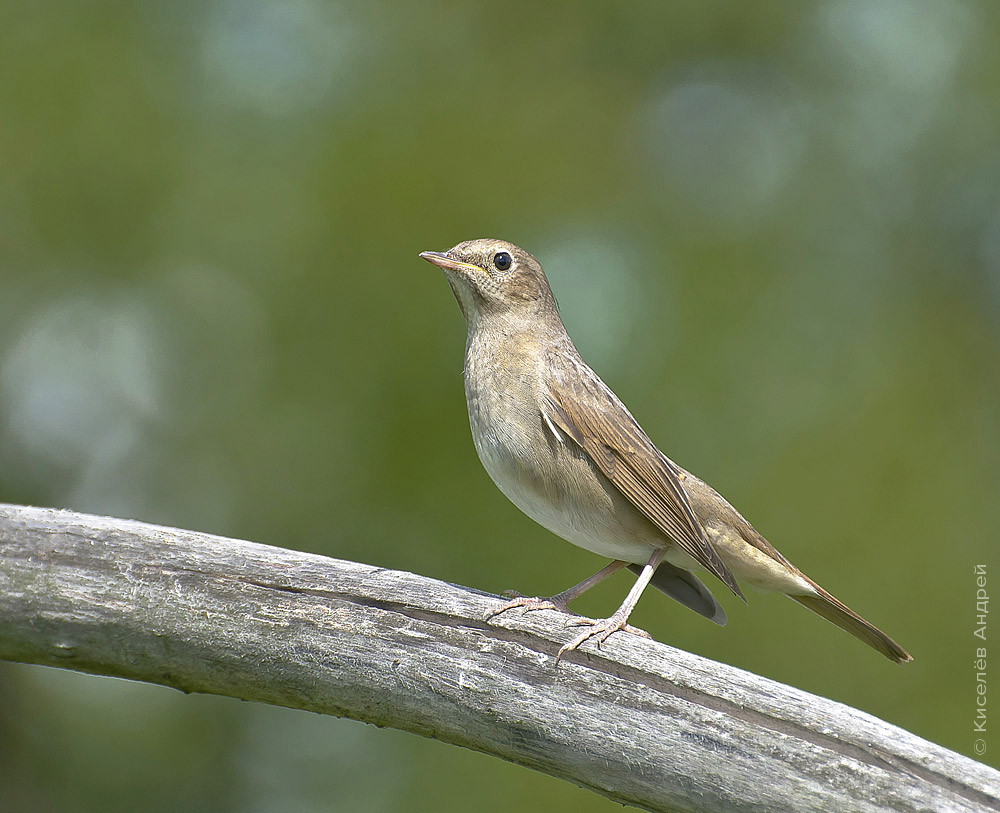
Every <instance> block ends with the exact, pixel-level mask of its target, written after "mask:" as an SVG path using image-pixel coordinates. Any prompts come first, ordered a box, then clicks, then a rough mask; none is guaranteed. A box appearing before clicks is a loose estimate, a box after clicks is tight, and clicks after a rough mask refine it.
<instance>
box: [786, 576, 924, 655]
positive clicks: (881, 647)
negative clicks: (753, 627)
mask: <svg viewBox="0 0 1000 813" xmlns="http://www.w3.org/2000/svg"><path fill="white" fill-rule="evenodd" d="M809 583H810V584H811V585H812V586H813V587H814V588H816V593H817V595H814V596H813V595H809V596H802V595H789V596H788V597H789V598H790V599H794V600H795V601H797V602H798V603H799V604H801V605H802V606H803V607H808V608H809V609H810V610H812V611H813V612H814V613H817V614H818V615H821V616H823V618H825V619H826V620H827V621H832V622H833V623H834V624H836V625H837V626H838V627H840V628H841V629H842V630H845V631H846V632H849V633H851V635H853V636H854V637H855V638H857V639H858V640H860V641H864V642H865V643H866V644H868V646H870V647H872V648H873V649H876V650H878V651H879V652H881V653H882V654H883V655H885V656H886V657H887V658H888V659H889V660H891V661H895V662H896V663H906V662H907V661H912V660H913V658H912V657H911V656H910V653H909V652H907V651H906V650H905V649H903V647H901V646H900V645H899V644H897V643H896V642H895V641H893V640H892V638H890V637H889V636H888V635H886V634H885V633H884V632H882V630H880V629H879V628H878V627H876V626H874V625H873V624H869V623H868V622H867V621H865V619H863V618H862V617H861V616H860V615H858V614H857V613H856V612H854V610H852V609H851V608H850V607H848V606H847V605H846V604H844V603H843V602H842V601H838V600H837V599H835V598H834V597H833V596H831V595H830V594H829V593H828V592H826V590H824V589H823V588H822V587H820V586H819V585H818V584H816V583H815V582H814V581H812V580H811V579H810V580H809Z"/></svg>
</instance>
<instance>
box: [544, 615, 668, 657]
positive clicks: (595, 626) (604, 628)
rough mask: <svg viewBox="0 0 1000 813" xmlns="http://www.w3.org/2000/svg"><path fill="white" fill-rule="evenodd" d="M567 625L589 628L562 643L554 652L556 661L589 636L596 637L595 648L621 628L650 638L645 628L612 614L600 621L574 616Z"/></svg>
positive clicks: (589, 637) (587, 639) (588, 638)
mask: <svg viewBox="0 0 1000 813" xmlns="http://www.w3.org/2000/svg"><path fill="white" fill-rule="evenodd" d="M567 626H575V627H581V626H587V627H590V629H587V630H584V631H583V632H581V633H580V634H579V635H577V636H576V638H574V639H573V640H572V641H570V642H569V643H568V644H563V646H562V647H561V648H560V650H559V652H558V653H557V654H556V660H557V661H558V660H559V659H560V658H562V656H563V655H565V654H566V653H567V652H572V651H573V650H574V649H578V648H579V647H580V645H581V644H583V643H584V642H585V641H589V640H590V639H591V638H596V639H597V648H598V649H600V648H601V644H603V643H604V642H605V641H606V640H608V638H610V637H611V635H612V634H613V633H616V632H618V631H619V630H621V631H622V632H627V633H629V634H630V635H638V636H639V637H640V638H652V637H653V636H652V635H650V634H649V633H648V632H646V631H645V630H641V629H639V628H638V627H633V626H632V625H631V624H627V623H625V619H617V618H615V617H614V616H611V618H605V619H604V620H602V621H594V620H592V619H590V618H582V617H581V618H574V619H573V620H572V621H570V622H569V624H567Z"/></svg>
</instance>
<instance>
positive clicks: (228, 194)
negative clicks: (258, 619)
mask: <svg viewBox="0 0 1000 813" xmlns="http://www.w3.org/2000/svg"><path fill="white" fill-rule="evenodd" d="M998 25H1000V5H997V4H996V3H988V2H981V3H975V2H965V3H959V2H945V0H935V2H912V3H902V2H862V0H841V1H840V2H829V3H799V2H786V3H775V2H767V3H752V4H751V3H746V2H743V0H733V1H732V2H711V3H705V2H694V1H693V0H692V1H691V2H682V3H676V2H675V3H670V4H664V3H659V2H634V3H629V4H606V3H596V2H575V3H566V4H539V3H534V2H531V3H529V2H511V1H510V0H508V2H504V3H456V2H437V3H423V4H415V3H411V4H407V3H402V2H397V3H388V4H387V3H371V2H368V3H363V2H326V0H292V1H291V2H283V3H277V2H273V3H272V2H263V0H251V2H242V3H241V2H235V1H234V0H213V1H212V2H203V3H195V2H172V3H156V2H138V3H121V2H88V3H80V4H77V3H69V2H62V3H59V2H56V3H48V2H37V3H31V4H27V3H7V4H4V5H2V6H0V72H2V76H3V81H2V82H0V275H2V288H0V499H2V500H3V501H7V502H20V503H31V504H40V505H50V506H59V507H68V508H74V509H78V510H82V511H90V512H95V513H102V514H105V513H106V514H112V515H116V516H127V517H135V518H139V519H144V520H149V521H154V522H161V523H166V524H170V525H176V526H180V527H184V528H192V529H198V530H204V531H211V532H214V533H220V534H226V535H230V536H236V537H242V538H246V539H252V540H255V541H260V542H266V543H270V544H274V545H281V546H285V547H291V548H296V549H300V550H308V551H315V552H318V553H323V554H327V555H331V556H336V557H341V558H347V559H354V560H359V561H363V562H369V563H373V564H378V565H381V566H385V567H391V568H400V569H405V570H412V571H416V572H418V573H422V574H425V575H428V576H433V577H437V578H441V579H445V580H448V581H452V582H457V583H460V584H465V585H471V586H475V587H478V588H481V589H484V590H490V591H493V592H498V591H500V590H502V589H505V588H516V589H518V590H520V591H521V592H523V593H529V594H543V595H546V594H550V593H552V592H555V591H557V590H561V589H563V588H565V587H567V586H568V585H569V584H571V583H574V582H576V581H577V580H578V579H580V578H583V577H584V576H586V575H589V574H590V573H592V572H594V571H595V570H597V569H598V567H600V566H601V565H602V564H604V562H603V561H602V560H599V559H598V558H596V557H594V556H593V555H591V554H589V553H586V552H583V551H581V550H577V549H575V548H573V547H572V546H571V545H569V544H567V543H565V542H563V541H561V540H559V539H557V538H555V537H553V536H551V535H550V534H548V533H547V532H546V531H544V530H543V529H541V528H540V527H538V526H536V525H534V524H533V523H532V522H531V521H530V520H528V519H526V518H525V517H523V516H522V515H521V514H520V513H519V512H518V511H517V510H516V509H515V508H513V506H511V505H510V504H508V503H507V501H506V500H505V499H504V498H503V496H502V495H501V494H500V493H499V492H498V491H497V490H496V489H495V488H494V486H493V485H492V483H490V481H489V479H488V478H487V476H486V474H485V473H484V472H483V471H482V469H481V467H480V464H479V462H478V460H477V459H476V456H475V452H474V450H473V447H472V443H471V441H470V437H469V429H468V424H467V418H466V413H465V403H464V396H463V389H462V379H461V369H462V348H463V343H464V326H463V324H462V319H461V315H460V313H459V311H458V308H457V307H456V305H455V302H454V301H453V299H452V296H451V293H450V292H449V290H448V287H447V285H446V284H445V282H444V280H443V278H442V276H441V274H440V272H439V271H437V270H436V269H434V268H432V267H431V266H429V265H427V264H425V263H423V262H421V261H420V260H419V259H417V256H416V255H417V253H418V252H419V251H421V250H425V249H432V250H444V249H446V248H448V247H449V246H451V245H453V244H454V243H456V242H458V241H460V240H464V239H469V238H473V237H481V236H495V237H503V238H506V239H509V240H512V241H514V242H516V243H518V244H520V245H523V246H524V247H525V248H526V249H528V250H529V251H531V252H532V253H534V254H535V255H536V256H537V257H538V258H539V260H540V261H541V262H542V264H543V266H544V267H545V269H546V271H547V272H548V274H549V277H550V279H551V281H552V283H553V287H554V288H555V291H556V295H557V297H558V298H559V301H560V303H561V306H562V311H563V316H564V319H565V322H566V324H567V327H568V328H569V331H570V333H571V334H572V335H573V336H574V337H575V339H576V340H577V344H578V346H579V348H580V350H581V352H582V354H583V355H584V357H585V358H587V359H588V360H589V361H590V362H591V364H592V365H593V366H594V367H595V368H596V369H597V370H598V372H599V373H600V374H601V375H602V376H603V377H604V378H605V380H606V381H607V382H608V383H609V384H610V385H611V386H612V387H614V388H615V390H616V391H617V392H618V394H619V395H620V396H621V397H622V398H623V400H624V401H625V402H626V403H627V404H628V405H629V406H630V408H631V409H632V411H633V412H634V414H635V415H636V416H637V418H638V419H639V420H640V421H641V422H642V423H643V425H644V426H645V428H646V430H647V431H648V432H649V433H650V434H651V435H652V437H653V438H654V440H656V441H657V442H658V443H659V445H660V446H661V447H662V448H664V450H665V451H667V452H668V453H669V454H670V456H671V457H673V458H674V459H675V460H677V462H679V463H680V464H681V465H683V466H685V467H687V468H689V469H691V470H693V471H694V472H696V473H697V474H699V475H700V476H702V477H704V478H705V479H707V480H708V481H709V482H710V483H712V484H713V485H714V486H715V487H716V488H718V489H719V490H720V491H721V492H722V493H723V494H725V495H726V496H727V497H728V498H729V499H730V501H732V502H733V503H734V504H735V505H736V506H737V507H738V508H739V509H740V510H741V511H742V512H743V513H745V514H746V515H747V517H748V518H749V519H750V520H751V521H752V522H753V523H754V524H755V525H756V526H757V528H758V529H759V530H760V531H761V532H763V533H764V534H765V535H766V536H767V537H768V538H769V539H770V540H771V541H772V542H773V543H774V544H775V545H777V547H778V548H779V549H780V550H781V551H782V552H783V553H785V554H786V555H787V556H788V557H789V558H790V559H792V560H793V561H794V562H795V563H797V564H798V565H799V566H800V567H802V568H803V570H805V571H806V572H807V573H809V574H810V575H812V576H813V577H814V578H816V579H817V580H818V581H819V582H821V583H822V584H823V585H825V586H826V587H827V588H829V589H830V590H831V591H832V592H834V593H835V594H836V595H838V596H839V597H841V598H842V599H843V600H844V601H846V602H847V603H848V604H850V605H851V606H852V607H854V608H856V609H857V610H858V611H859V612H861V613H862V614H863V615H865V616H866V617H867V618H869V619H871V620H872V621H873V622H875V623H876V624H878V625H879V626H881V627H883V628H884V629H885V630H886V631H888V632H889V633H890V634H891V635H893V636H894V637H896V638H897V639H898V640H899V641H900V642H901V643H902V644H903V645H904V646H905V647H906V648H908V649H909V650H910V651H911V652H912V653H913V655H914V656H915V658H916V661H915V663H913V664H910V665H907V666H905V667H897V666H895V665H893V664H891V663H889V662H888V661H886V660H884V659H883V658H881V657H880V656H878V655H877V654H875V653H874V652H872V651H871V650H869V649H867V648H865V647H864V646H862V645H861V644H860V643H858V642H857V641H855V640H854V639H852V638H850V637H848V636H847V635H845V634H844V633H842V632H840V631H838V630H837V629H835V628H834V627H832V626H831V625H829V624H827V623H826V622H824V621H822V620H821V619H819V618H817V617H816V616H813V615H812V614H810V613H808V612H806V611H804V610H802V609H801V608H798V607H796V606H795V605H793V604H792V603H791V602H788V601H786V600H784V599H782V598H780V597H776V596H765V595H758V594H755V595H751V596H750V606H749V607H744V606H742V605H741V604H740V603H739V602H736V601H733V599H732V596H728V595H726V593H725V591H723V590H717V591H716V592H717V593H718V594H719V596H720V598H721V600H722V601H723V602H724V603H725V604H726V607H727V609H728V610H729V625H728V627H727V628H725V629H719V628H716V627H715V626H714V625H712V624H708V623H706V622H705V621H704V620H703V619H702V618H700V617H698V616H696V615H695V614H693V613H690V612H688V611H686V610H684V609H683V608H682V607H680V606H679V605H677V604H674V603H673V602H671V601H670V600H669V599H667V598H665V597H663V596H661V595H659V594H650V595H648V596H646V597H645V598H644V599H643V601H642V602H641V603H640V605H639V607H638V610H637V612H636V614H635V616H634V620H635V622H636V623H637V624H638V625H639V626H641V627H644V628H645V629H647V630H649V631H650V632H651V633H652V634H653V635H654V636H655V637H656V638H657V639H659V640H661V641H666V642H669V643H671V644H674V645H676V646H679V647H683V648H685V649H688V650H691V651H693V652H697V653H699V654H702V655H705V656H708V657H710V658H715V659H718V660H721V661H725V662H727V663H732V664H735V665H738V666H740V667H743V668H746V669H748V670H751V671H754V672H758V673H760V674H763V675H766V676H768V677H772V678H775V679H777V680H780V681H784V682H787V683H790V684H792V685H794V686H797V687H800V688H802V689H806V690H808V691H810V692H815V693H818V694H821V695H825V696H828V697H832V698H835V699H837V700H841V701H843V702H845V703H848V704H851V705H854V706H857V707H860V708H862V709H864V710H866V711H869V712H871V713H873V714H875V715H878V716H879V717H882V718H884V719H886V720H888V721H890V722H892V723H896V724H898V725H901V726H903V727H904V728H907V729H909V730H911V731H913V732H915V733H917V734H919V735H921V736H924V737H927V738H929V739H932V740H934V741H936V742H939V743H941V744H943V745H945V746H948V747H950V748H954V749H956V750H958V751H961V752H963V753H966V754H969V755H972V749H973V742H974V735H973V733H972V718H973V715H974V710H975V690H974V677H975V675H974V669H973V666H972V660H973V654H974V648H975V645H976V639H975V638H973V636H972V630H973V628H974V626H975V606H974V599H975V586H974V581H973V576H972V572H973V567H974V565H976V564H987V566H988V568H990V570H989V573H990V574H991V575H990V578H991V579H996V582H995V584H996V585H1000V575H997V576H994V575H992V574H995V573H998V572H1000V569H998V565H1000V557H998V554H997V531H996V528H997V525H998V520H1000V509H998V488H997V486H998V477H997V473H996V472H997V466H998V464H1000V437H998V435H1000V431H998V409H997V406H998V399H1000V386H998V374H1000V51H998V49H997V48H996V42H995V37H994V36H993V34H992V33H991V32H995V31H996V30H997V27H998ZM629 583H630V578H629V577H627V576H625V575H622V576H618V577H615V578H614V579H612V580H611V581H610V582H609V583H606V584H604V585H602V586H601V587H600V588H599V589H596V590H594V591H593V594H588V595H587V596H585V597H584V599H582V600H581V601H580V602H579V607H578V609H579V610H580V611H582V612H585V613H587V614H591V615H606V614H607V613H609V612H610V611H611V610H612V609H613V608H614V607H616V606H617V604H618V602H619V601H620V600H621V597H622V596H623V595H624V593H625V592H626V590H627V588H628V585H629ZM994 590H995V591H996V590H1000V587H994ZM991 663H992V661H991ZM991 669H992V666H991ZM995 671H996V670H995V669H994V670H993V672H995ZM991 683H992V685H993V686H997V685H998V684H997V681H995V680H991ZM993 691H994V694H995V693H996V689H994V690H993ZM998 696H1000V695H998ZM989 746H990V748H991V750H990V751H989V752H988V753H987V754H986V755H984V756H983V757H982V758H983V759H985V760H986V761H987V762H991V763H996V762H997V755H998V754H1000V738H996V737H995V736H994V738H993V740H992V741H991V742H989ZM0 764H3V765H4V766H5V768H6V770H5V771H4V774H5V775H4V778H3V780H2V783H3V787H2V793H3V796H4V803H3V804H4V806H5V809H6V810H29V809H30V810H33V811H38V810H41V811H45V810H80V811H89V810H102V811H105V810H111V811H114V810H123V811H124V810H133V809H137V808H143V809H147V810H154V811H156V810H164V811H166V810H178V809H186V810H227V811H229V810H232V811H267V810H290V811H313V810H315V811H326V810H351V811H391V810H416V811H420V810H435V811H439V810H440V811H448V810H466V809H468V808H469V806H470V804H471V803H472V802H473V800H474V803H475V805H476V808H477V809H479V810H481V811H500V810H508V809H511V808H512V807H513V806H514V805H523V806H524V807H522V809H528V810H534V809H541V808H542V806H543V805H544V806H545V809H547V810H549V811H560V810H570V809H572V810H574V811H591V810H594V811H597V810H612V809H619V808H618V806H617V805H612V804H611V803H610V802H607V801H606V800H603V799H601V798H599V797H596V796H594V795H592V794H590V793H588V792H586V791H583V790H579V789H577V788H575V787H573V786H572V785H570V784H567V783H565V782H562V781H559V780H555V779H552V778H549V777H546V776H542V775H539V774H535V773H532V772H529V771H527V770H524V769H521V768H518V767H515V766H511V765H508V764H505V763H502V762H500V761H499V760H496V759H492V758H488V757H485V756H482V755H479V754H474V753H471V752H468V751H464V750H460V749H458V748H454V747H451V746H447V745H444V744H441V743H439V742H434V741H431V740H424V739H420V738H418V737H415V736H411V735H408V734H403V733H400V732H396V731H387V730H377V729H375V728H372V727H369V726H364V725H361V724H358V723H355V722H352V721H345V720H337V719H333V718H325V717H318V716H314V715H309V714H304V713H298V712H294V711H288V710H284V709H275V708H268V707H263V706H257V705H253V704H246V703H239V702H237V701H235V700H231V699H225V698H213V697H201V696H192V697H186V696H183V695H181V694H180V693H177V692H173V691H171V690H168V689H164V688H160V687H152V686H145V685H140V684H134V683H129V682H125V681H120V680H110V679H99V678H93V677H87V676H82V675H77V674H73V673H68V672H61V671H57V670H51V669H43V668H37V667H30V666H23V665H17V664H0Z"/></svg>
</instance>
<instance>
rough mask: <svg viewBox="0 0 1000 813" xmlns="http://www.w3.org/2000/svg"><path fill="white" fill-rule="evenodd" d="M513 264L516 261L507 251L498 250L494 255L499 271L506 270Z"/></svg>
mask: <svg viewBox="0 0 1000 813" xmlns="http://www.w3.org/2000/svg"><path fill="white" fill-rule="evenodd" d="M513 264H514V261H513V260H512V259H511V258H510V254H508V253H507V252H506V251H498V252H497V253H496V254H494V255H493V265H494V267H495V268H496V270H497V271H506V270H507V269H508V268H510V267H511V265H513Z"/></svg>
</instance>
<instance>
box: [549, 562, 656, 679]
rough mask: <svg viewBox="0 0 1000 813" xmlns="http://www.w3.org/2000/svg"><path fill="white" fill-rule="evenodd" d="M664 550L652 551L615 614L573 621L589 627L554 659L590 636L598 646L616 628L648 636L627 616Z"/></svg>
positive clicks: (650, 577) (651, 576)
mask: <svg viewBox="0 0 1000 813" xmlns="http://www.w3.org/2000/svg"><path fill="white" fill-rule="evenodd" d="M665 553H666V550H664V549H663V548H659V549H658V550H655V551H653V555H652V556H650V557H649V561H648V562H646V566H645V567H643V569H642V573H640V574H639V578H638V579H636V580H635V584H634V585H632V589H631V590H629V592H628V595H627V596H625V601H623V602H622V606H621V607H619V608H618V609H617V610H616V611H615V614H614V615H612V616H611V617H610V618H605V619H604V620H603V621H590V620H589V619H585V618H580V619H577V620H576V621H574V622H573V624H576V625H581V626H583V625H586V626H589V627H590V629H588V630H585V631H584V632H581V633H580V634H579V635H578V636H577V637H576V638H574V639H573V640H572V641H570V642H569V643H568V644H565V645H564V646H563V647H562V648H561V649H560V650H559V654H557V655H556V660H559V658H561V657H562V656H563V655H564V654H565V653H566V652H571V651H572V650H574V649H576V648H577V647H579V646H580V644H582V643H583V642H584V641H586V640H588V639H590V638H597V646H598V647H600V646H601V644H602V643H603V642H604V641H606V640H607V639H608V637H609V636H610V635H611V633H613V632H617V631H618V630H624V631H625V632H629V633H632V634H633V635H642V636H643V637H645V638H649V637H650V635H649V633H648V632H644V631H643V630H641V629H637V628H636V627H631V626H629V625H628V623H627V622H628V617H629V616H630V615H631V614H632V610H634V609H635V605H636V604H637V603H638V602H639V596H641V595H642V591H643V590H645V589H646V585H648V584H649V580H650V579H652V578H653V573H654V571H655V570H656V567H657V565H659V564H660V562H661V561H662V560H663V555H664V554H665Z"/></svg>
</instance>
